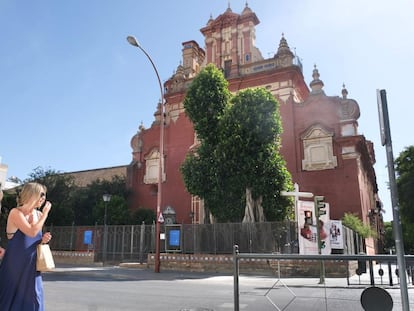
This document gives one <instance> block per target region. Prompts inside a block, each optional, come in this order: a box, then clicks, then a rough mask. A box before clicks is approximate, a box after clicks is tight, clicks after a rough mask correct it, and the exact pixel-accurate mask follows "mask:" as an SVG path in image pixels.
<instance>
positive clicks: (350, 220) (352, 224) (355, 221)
mask: <svg viewBox="0 0 414 311" xmlns="http://www.w3.org/2000/svg"><path fill="white" fill-rule="evenodd" d="M342 224H343V225H344V226H347V227H348V228H350V229H352V230H354V231H355V232H356V233H358V234H359V235H360V236H361V237H363V238H368V237H373V238H375V237H376V236H377V233H376V232H375V230H373V229H372V228H371V227H370V226H368V225H364V223H363V222H362V220H361V219H360V218H359V217H358V216H356V215H354V214H351V213H345V214H344V216H343V217H342Z"/></svg>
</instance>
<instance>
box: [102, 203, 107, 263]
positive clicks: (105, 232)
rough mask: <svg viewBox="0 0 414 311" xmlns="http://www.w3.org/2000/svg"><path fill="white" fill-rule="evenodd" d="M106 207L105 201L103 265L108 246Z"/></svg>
mask: <svg viewBox="0 0 414 311" xmlns="http://www.w3.org/2000/svg"><path fill="white" fill-rule="evenodd" d="M107 209H108V203H107V202H106V201H105V214H104V246H103V248H104V252H103V264H104V265H105V262H106V251H107V247H108V227H107V225H106V215H107V214H106V212H107Z"/></svg>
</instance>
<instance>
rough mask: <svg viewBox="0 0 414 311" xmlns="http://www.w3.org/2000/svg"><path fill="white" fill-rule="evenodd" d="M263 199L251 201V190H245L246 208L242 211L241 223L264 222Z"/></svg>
mask: <svg viewBox="0 0 414 311" xmlns="http://www.w3.org/2000/svg"><path fill="white" fill-rule="evenodd" d="M262 201H263V198H262V196H260V197H259V198H258V199H256V200H253V197H252V189H250V188H246V208H245V210H244V217H243V222H244V223H246V222H263V221H265V217H264V212H263V207H262Z"/></svg>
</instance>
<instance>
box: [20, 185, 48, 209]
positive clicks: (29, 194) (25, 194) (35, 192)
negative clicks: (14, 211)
mask: <svg viewBox="0 0 414 311" xmlns="http://www.w3.org/2000/svg"><path fill="white" fill-rule="evenodd" d="M46 191H47V189H46V186H43V185H42V184H39V183H36V182H29V183H26V184H25V185H24V186H23V188H22V190H21V191H20V193H19V195H18V196H17V206H22V205H23V204H25V203H27V202H29V201H30V200H31V199H32V198H33V197H35V196H38V197H39V198H40V194H41V193H42V192H43V193H44V194H46Z"/></svg>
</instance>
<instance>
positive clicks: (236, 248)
mask: <svg viewBox="0 0 414 311" xmlns="http://www.w3.org/2000/svg"><path fill="white" fill-rule="evenodd" d="M238 255H239V246H238V245H234V246H233V268H234V270H233V282H234V288H233V292H234V311H239V308H240V304H239V259H238V257H237V256H238Z"/></svg>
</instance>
